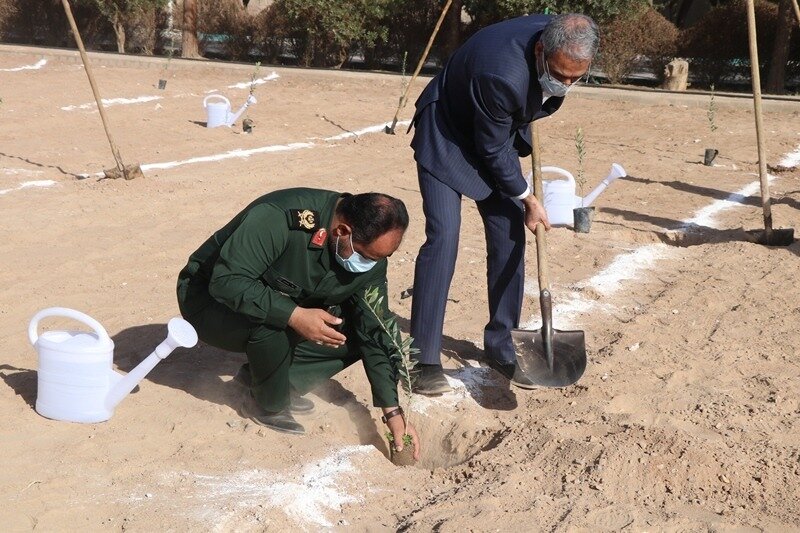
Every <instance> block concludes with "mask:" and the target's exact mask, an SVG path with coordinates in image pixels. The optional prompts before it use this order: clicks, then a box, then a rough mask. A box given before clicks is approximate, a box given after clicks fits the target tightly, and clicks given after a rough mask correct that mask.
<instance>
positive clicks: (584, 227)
mask: <svg viewBox="0 0 800 533" xmlns="http://www.w3.org/2000/svg"><path fill="white" fill-rule="evenodd" d="M593 218H594V207H576V208H575V209H573V210H572V221H573V225H572V227H573V228H575V233H589V230H590V229H592V219H593Z"/></svg>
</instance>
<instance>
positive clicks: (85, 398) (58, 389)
mask: <svg viewBox="0 0 800 533" xmlns="http://www.w3.org/2000/svg"><path fill="white" fill-rule="evenodd" d="M54 316H59V317H67V318H72V319H75V320H77V321H78V322H82V323H84V324H86V325H87V326H89V327H91V328H92V329H93V330H94V333H86V332H83V331H46V332H44V333H42V334H41V335H38V333H37V332H38V329H39V321H40V320H42V319H43V318H47V317H54ZM167 331H168V334H167V338H166V340H164V341H163V342H162V343H161V344H159V345H158V347H157V348H156V349H155V350H154V351H153V353H151V354H150V355H149V356H148V357H147V358H146V359H145V360H144V361H142V362H141V363H139V365H138V366H137V367H136V368H134V369H133V370H131V371H130V372H128V374H127V375H122V374H119V373H117V372H115V371H114V370H113V369H112V368H111V363H112V361H113V359H114V341H112V340H111V338H110V337H109V336H108V333H106V330H105V329H104V328H103V326H101V325H100V323H99V322H97V321H96V320H95V319H93V318H92V317H90V316H88V315H85V314H83V313H81V312H79V311H75V310H73V309H67V308H65V307H51V308H49V309H44V310H42V311H39V312H38V313H36V315H34V317H33V318H32V319H31V323H30V325H29V326H28V338H29V339H30V341H31V344H33V346H34V347H35V348H36V350H37V351H38V353H39V371H38V380H39V384H38V392H37V394H36V412H37V413H39V414H40V415H42V416H44V417H47V418H52V419H53V420H65V421H67V422H84V423H92V422H103V421H105V420H108V419H109V418H111V415H113V414H114V408H115V407H116V406H117V404H118V403H119V402H121V401H122V399H123V398H125V396H127V395H128V393H129V392H131V391H132V390H133V389H134V387H136V385H137V384H138V383H139V382H140V381H141V380H142V379H144V377H145V376H146V375H147V373H148V372H150V371H151V370H152V369H153V367H154V366H156V364H158V363H159V361H161V360H162V359H164V358H166V357H167V356H168V355H169V354H170V353H172V351H173V350H174V349H175V348H177V347H178V346H182V347H184V348H191V347H192V346H194V345H195V344H197V333H196V332H195V330H194V328H193V327H192V325H191V324H189V323H188V322H187V321H185V320H184V319H182V318H178V317H175V318H173V319H172V320H170V321H169V324H167Z"/></svg>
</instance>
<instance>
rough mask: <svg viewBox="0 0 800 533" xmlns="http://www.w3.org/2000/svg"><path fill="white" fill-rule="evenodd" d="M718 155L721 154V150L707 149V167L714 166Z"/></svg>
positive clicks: (704, 161) (705, 158) (704, 157)
mask: <svg viewBox="0 0 800 533" xmlns="http://www.w3.org/2000/svg"><path fill="white" fill-rule="evenodd" d="M717 154H719V150H717V149H716V148H706V153H705V155H704V156H703V164H704V165H705V166H707V167H710V166H713V165H714V159H715V158H716V157H717Z"/></svg>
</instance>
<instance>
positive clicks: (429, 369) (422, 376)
mask: <svg viewBox="0 0 800 533" xmlns="http://www.w3.org/2000/svg"><path fill="white" fill-rule="evenodd" d="M415 370H417V375H416V376H415V378H414V383H413V385H412V386H411V390H412V391H413V392H415V393H417V394H424V395H426V396H435V395H438V394H444V393H445V392H450V391H452V390H453V387H451V386H450V384H449V383H448V382H447V378H446V377H444V370H442V367H441V366H440V365H423V364H418V365H417V366H416V368H415Z"/></svg>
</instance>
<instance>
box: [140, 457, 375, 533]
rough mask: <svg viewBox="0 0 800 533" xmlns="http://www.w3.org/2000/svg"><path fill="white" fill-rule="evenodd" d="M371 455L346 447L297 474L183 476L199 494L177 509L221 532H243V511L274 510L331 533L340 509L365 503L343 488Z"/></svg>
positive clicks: (190, 495) (259, 472)
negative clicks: (362, 459) (358, 462)
mask: <svg viewBox="0 0 800 533" xmlns="http://www.w3.org/2000/svg"><path fill="white" fill-rule="evenodd" d="M371 453H378V452H377V451H376V449H375V447H373V446H347V447H344V448H342V449H339V450H336V451H334V452H333V453H331V454H330V455H328V456H326V457H324V458H322V459H321V460H319V461H317V462H315V463H312V464H309V465H307V466H305V467H304V468H302V469H301V470H300V471H295V472H292V471H291V470H294V468H290V471H289V472H274V471H270V470H258V469H254V470H246V471H240V472H232V473H229V474H224V475H203V474H196V473H194V472H182V473H180V474H178V475H180V476H181V477H182V478H188V479H190V480H191V481H192V484H191V485H190V486H192V487H196V490H197V493H194V494H193V493H183V494H182V495H181V496H179V498H184V499H185V501H184V502H182V505H181V507H182V508H183V509H186V510H189V511H192V512H193V514H195V516H196V517H197V518H199V519H201V520H206V521H211V523H213V524H215V526H216V528H215V529H216V530H219V531H231V530H239V529H241V528H242V527H243V526H244V524H242V522H241V521H242V520H243V519H245V520H247V519H253V517H252V516H251V513H245V515H243V514H242V513H241V510H242V509H250V510H253V512H261V513H265V515H266V513H274V512H275V510H274V509H277V510H279V511H282V512H283V513H284V514H286V516H287V517H289V518H290V519H291V520H293V521H294V522H296V523H297V524H298V525H300V526H301V527H303V526H313V527H314V528H315V529H319V528H330V527H333V526H334V523H333V522H332V520H333V519H334V517H336V516H337V515H339V514H340V513H341V512H342V507H343V506H344V505H346V504H352V503H360V502H362V501H363V495H362V494H349V493H348V492H347V490H346V489H344V488H342V486H341V485H342V484H345V483H347V484H349V483H350V482H353V481H357V480H358V478H359V477H360V474H359V470H358V469H356V467H355V466H354V465H353V459H355V458H357V457H359V458H360V457H362V456H365V455H368V454H371ZM381 460H384V459H383V457H381ZM174 475H175V473H173V474H171V476H174ZM168 477H170V476H168ZM165 481H166V482H168V483H171V482H172V481H174V480H171V479H166V480H165ZM156 496H157V495H156ZM170 497H172V496H170ZM132 499H134V500H135V499H136V498H132ZM259 509H263V510H261V511H259ZM248 525H249V524H248ZM247 529H249V528H247Z"/></svg>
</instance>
